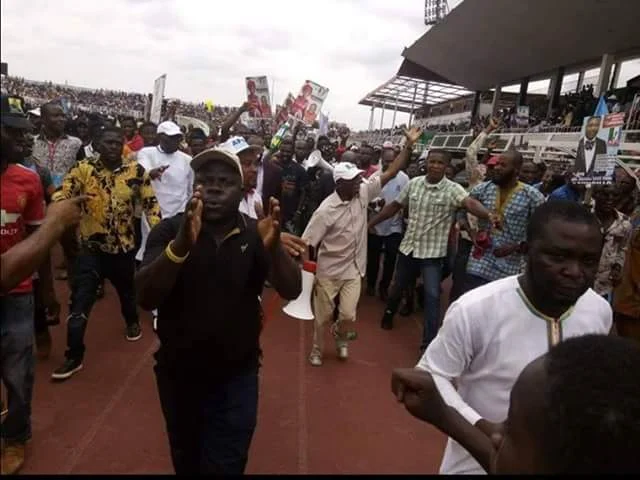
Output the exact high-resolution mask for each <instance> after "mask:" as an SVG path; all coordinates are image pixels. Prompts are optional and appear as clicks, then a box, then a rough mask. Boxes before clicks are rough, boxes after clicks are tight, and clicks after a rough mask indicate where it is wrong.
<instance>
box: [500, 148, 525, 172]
mask: <svg viewBox="0 0 640 480" xmlns="http://www.w3.org/2000/svg"><path fill="white" fill-rule="evenodd" d="M500 156H501V157H503V158H505V159H507V160H508V161H509V162H511V164H512V165H513V168H515V169H516V170H520V168H521V167H522V154H521V153H520V152H519V151H517V150H506V151H505V152H503V153H502V154H501V155H500Z"/></svg>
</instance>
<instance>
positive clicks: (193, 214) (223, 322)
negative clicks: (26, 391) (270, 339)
mask: <svg viewBox="0 0 640 480" xmlns="http://www.w3.org/2000/svg"><path fill="white" fill-rule="evenodd" d="M191 166H192V168H193V170H194V172H195V186H194V194H193V197H192V198H191V200H190V202H189V204H188V205H187V208H186V211H185V213H184V214H179V215H177V216H175V217H172V218H167V219H165V220H163V221H162V222H161V223H160V224H158V225H157V226H156V227H155V228H154V229H153V230H152V231H151V233H150V234H149V238H148V240H147V244H146V249H145V255H144V258H143V261H142V266H141V268H140V270H139V272H138V274H137V276H136V287H137V293H138V301H139V303H140V305H141V306H142V307H143V308H144V309H146V310H152V309H155V308H157V309H158V337H159V339H160V348H159V350H158V351H157V353H156V355H155V358H156V366H155V372H156V379H157V385H158V393H159V396H160V403H161V406H162V410H163V413H164V417H165V420H166V425H167V432H168V435H169V443H170V447H171V456H172V460H173V465H174V468H175V471H176V473H177V474H178V475H192V474H241V473H243V472H244V468H245V466H246V462H247V456H248V451H249V446H250V444H251V439H252V437H253V432H254V429H255V426H256V420H257V408H258V369H259V366H260V356H261V351H260V332H261V329H262V309H261V304H260V295H261V293H262V288H263V285H264V282H265V280H266V279H267V278H268V279H269V281H270V282H271V284H272V285H273V287H274V288H275V289H276V291H277V292H278V293H279V294H280V296H282V297H283V298H285V299H287V300H293V299H295V298H297V297H298V295H299V294H300V292H301V290H302V286H301V283H302V280H301V272H300V269H299V268H298V266H297V264H296V263H295V261H294V260H293V259H292V258H291V257H290V256H289V255H288V254H287V253H286V252H285V250H284V248H283V246H282V244H281V243H280V206H279V204H278V201H277V200H275V199H273V198H272V199H271V208H270V209H269V211H270V216H268V217H266V218H264V219H263V220H261V221H259V222H256V221H255V220H252V219H250V218H249V217H247V216H245V215H243V214H241V213H239V212H238V206H239V204H240V201H241V199H242V195H243V191H242V184H243V180H242V169H241V166H240V160H239V158H238V157H237V156H236V155H234V154H232V153H230V152H227V151H225V150H221V149H209V150H205V151H204V152H202V153H200V154H199V155H196V156H195V157H194V158H193V160H192V162H191Z"/></svg>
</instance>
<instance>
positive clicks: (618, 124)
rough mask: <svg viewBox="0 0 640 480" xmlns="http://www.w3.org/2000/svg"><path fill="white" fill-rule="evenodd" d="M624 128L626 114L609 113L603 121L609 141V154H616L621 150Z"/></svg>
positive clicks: (603, 127) (605, 134)
mask: <svg viewBox="0 0 640 480" xmlns="http://www.w3.org/2000/svg"><path fill="white" fill-rule="evenodd" d="M623 126H624V112H619V113H609V114H608V115H605V116H604V118H603V120H602V129H603V130H604V131H605V132H604V136H605V137H606V139H607V140H606V141H607V153H611V154H616V153H618V149H619V148H620V139H621V138H622V127H623Z"/></svg>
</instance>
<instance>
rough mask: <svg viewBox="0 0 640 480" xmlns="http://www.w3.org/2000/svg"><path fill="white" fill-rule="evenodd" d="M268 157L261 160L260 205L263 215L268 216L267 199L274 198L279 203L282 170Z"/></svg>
mask: <svg viewBox="0 0 640 480" xmlns="http://www.w3.org/2000/svg"><path fill="white" fill-rule="evenodd" d="M270 157H271V156H270V155H265V157H264V159H263V160H262V168H263V170H262V205H263V208H264V213H265V215H268V214H269V198H271V197H274V198H275V199H277V200H278V201H279V200H280V196H281V193H282V168H281V167H280V166H278V165H276V164H275V163H274V162H273V161H272V160H271V158H270Z"/></svg>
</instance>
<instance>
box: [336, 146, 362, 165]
mask: <svg viewBox="0 0 640 480" xmlns="http://www.w3.org/2000/svg"><path fill="white" fill-rule="evenodd" d="M357 160H358V155H357V154H356V153H355V152H352V151H351V150H347V151H346V152H344V153H343V154H342V158H341V160H340V161H342V162H349V163H353V164H354V165H356V164H357V163H356V162H357Z"/></svg>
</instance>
